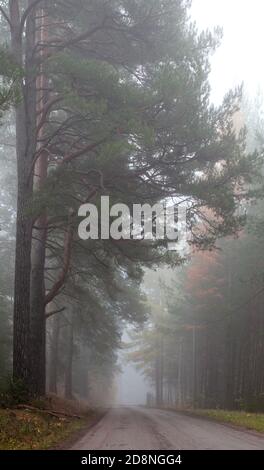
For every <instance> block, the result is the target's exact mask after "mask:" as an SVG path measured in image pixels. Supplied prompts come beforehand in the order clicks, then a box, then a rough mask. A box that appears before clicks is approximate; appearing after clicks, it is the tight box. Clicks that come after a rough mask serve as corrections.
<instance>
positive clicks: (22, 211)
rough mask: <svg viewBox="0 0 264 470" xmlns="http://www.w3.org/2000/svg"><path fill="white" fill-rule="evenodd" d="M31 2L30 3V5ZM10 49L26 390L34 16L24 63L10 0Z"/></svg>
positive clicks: (17, 315) (18, 352)
mask: <svg viewBox="0 0 264 470" xmlns="http://www.w3.org/2000/svg"><path fill="white" fill-rule="evenodd" d="M29 3H30V2H29ZM9 8H10V19H11V23H12V26H11V48H12V54H13V57H14V59H15V60H16V62H17V63H18V65H19V66H21V67H22V66H23V65H24V69H25V77H24V80H23V81H21V90H22V100H21V103H20V105H19V106H18V107H17V109H16V149H17V178H18V196H17V230H16V261H15V289H14V343H13V377H14V380H15V381H17V380H19V381H22V382H23V383H24V384H25V386H27V387H29V386H30V384H29V377H30V338H29V335H30V271H31V238H32V217H31V215H30V212H29V207H30V205H31V203H32V196H33V177H32V175H31V167H32V161H33V157H34V155H35V150H36V133H35V128H36V76H35V71H34V64H33V51H34V47H35V13H34V10H32V13H31V14H30V15H29V17H28V20H27V26H26V33H25V41H26V47H25V64H23V52H22V49H23V48H22V35H21V32H20V11H19V4H18V1H17V0H10V2H9Z"/></svg>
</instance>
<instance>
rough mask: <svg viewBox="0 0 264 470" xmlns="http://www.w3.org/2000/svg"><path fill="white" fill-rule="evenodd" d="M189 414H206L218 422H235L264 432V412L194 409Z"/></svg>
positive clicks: (205, 415)
mask: <svg viewBox="0 0 264 470" xmlns="http://www.w3.org/2000/svg"><path fill="white" fill-rule="evenodd" d="M187 413H188V414H189V413H190V414H192V415H196V416H204V417H205V418H210V419H213V420H215V421H218V422H222V423H229V424H234V425H236V426H240V427H243V428H246V429H249V430H252V431H257V432H261V433H264V413H247V412H246V411H226V410H192V411H191V412H187Z"/></svg>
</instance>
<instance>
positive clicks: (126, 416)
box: [72, 407, 264, 450]
mask: <svg viewBox="0 0 264 470" xmlns="http://www.w3.org/2000/svg"><path fill="white" fill-rule="evenodd" d="M263 449H264V437H262V436H258V435H257V434H254V433H250V432H246V431H243V430H240V429H234V428H232V427H229V426H225V425H223V424H219V423H215V422H213V421H209V420H206V419H203V418H201V419H200V418H196V417H191V416H185V415H183V414H180V413H175V412H173V411H163V410H156V409H147V408H146V409H145V408H143V407H142V408H141V407H120V408H114V409H112V410H110V411H109V412H108V413H107V414H106V415H105V416H104V417H103V419H102V420H101V421H100V422H99V423H97V424H96V425H95V426H94V427H93V428H92V429H91V430H90V431H88V433H87V434H86V435H85V436H84V437H83V438H82V439H81V440H79V441H78V442H77V443H76V444H75V445H74V446H73V447H72V450H263Z"/></svg>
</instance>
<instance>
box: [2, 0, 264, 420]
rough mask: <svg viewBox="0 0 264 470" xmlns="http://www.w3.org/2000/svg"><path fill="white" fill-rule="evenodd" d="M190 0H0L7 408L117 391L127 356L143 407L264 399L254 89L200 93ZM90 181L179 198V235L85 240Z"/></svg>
mask: <svg viewBox="0 0 264 470" xmlns="http://www.w3.org/2000/svg"><path fill="white" fill-rule="evenodd" d="M190 8H191V1H189V0H148V1H146V0H61V1H54V0H53V1H51V0H2V1H0V163H1V167H0V260H1V270H0V401H1V403H2V406H3V407H4V408H5V407H6V406H15V407H16V406H21V405H26V404H28V406H29V404H30V403H31V404H32V403H33V400H35V401H34V403H35V404H36V400H39V399H44V397H47V396H48V397H49V396H58V397H61V398H64V399H67V400H69V401H82V402H85V403H86V404H88V405H89V406H102V405H104V406H105V405H106V404H107V406H109V404H110V403H111V404H112V403H116V400H117V391H116V387H117V385H116V384H117V377H118V376H119V375H120V373H122V372H121V370H120V360H119V359H120V354H121V355H122V356H123V357H126V361H129V362H130V363H132V364H134V365H135V366H136V368H137V369H138V370H139V371H140V373H142V374H143V375H144V377H145V379H146V381H147V383H148V384H149V387H150V389H151V391H149V392H148V393H147V394H146V395H147V396H146V397H145V404H147V405H148V406H149V407H159V408H162V407H167V408H175V409H178V410H181V409H223V410H244V411H247V412H264V369H263V360H264V316H263V303H264V286H263V280H264V276H263V273H264V261H263V260H262V255H261V253H262V242H263V230H262V229H263V224H264V219H263V205H264V203H263V195H264V191H263V189H264V187H263V163H264V161H263V147H264V115H263V100H262V96H261V93H259V95H258V96H256V98H255V99H253V100H252V99H249V97H248V96H247V93H246V92H245V90H244V88H243V86H242V85H241V86H238V87H236V88H234V89H232V90H230V91H228V92H227V93H226V95H225V97H224V99H223V102H222V103H221V104H220V105H215V104H213V103H212V101H211V85H210V72H211V57H212V56H213V54H214V53H215V51H216V50H217V48H218V47H219V46H220V44H221V41H222V30H221V27H218V26H217V25H216V27H215V28H214V29H213V30H209V29H208V30H206V31H202V32H201V31H200V30H199V29H198V27H197V25H196V24H195V22H193V21H192V20H191V16H190ZM220 26H221V25H220ZM102 196H107V197H108V198H109V201H110V203H111V205H112V206H113V205H114V204H119V205H123V206H124V205H125V206H126V207H127V208H129V209H131V211H132V208H133V205H134V204H137V205H141V206H144V205H146V204H147V205H149V206H151V207H153V206H155V205H156V204H165V203H168V202H169V203H170V204H172V203H173V204H174V205H175V206H176V207H178V208H179V207H180V208H181V207H182V206H184V207H185V208H186V241H185V242H180V243H178V244H177V243H176V245H175V246H174V249H171V246H170V240H168V238H167V237H166V236H164V237H163V238H158V237H157V234H156V236H155V223H157V220H154V216H153V222H154V230H153V236H152V237H151V239H150V238H149V237H146V238H144V236H142V237H138V239H131V238H129V237H125V238H121V237H120V239H117V240H116V239H114V238H113V237H111V236H110V237H109V238H107V237H103V236H101V237H100V236H98V238H97V239H95V237H88V236H87V237H86V239H81V238H80V236H79V233H78V227H79V224H80V223H81V221H82V219H83V218H82V217H80V211H79V209H80V207H81V206H83V205H89V204H93V205H94V206H95V207H96V208H97V209H98V213H99V214H100V213H101V212H100V208H101V201H102ZM116 215H117V216H118V213H117V214H116ZM151 217H152V215H151ZM151 222H152V219H151ZM119 228H120V227H119ZM104 230H105V220H103V218H101V219H100V221H99V232H100V233H101V235H102V234H103V233H104ZM125 332H128V334H129V338H130V339H129V341H128V342H127V341H125V342H124V333H125ZM34 406H35V405H34Z"/></svg>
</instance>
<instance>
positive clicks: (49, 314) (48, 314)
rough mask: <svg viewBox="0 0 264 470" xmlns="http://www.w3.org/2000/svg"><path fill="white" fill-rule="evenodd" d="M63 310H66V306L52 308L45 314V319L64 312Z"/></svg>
mask: <svg viewBox="0 0 264 470" xmlns="http://www.w3.org/2000/svg"><path fill="white" fill-rule="evenodd" d="M65 310H66V307H62V308H59V309H58V310H53V311H52V312H49V313H47V314H46V319H47V320H48V319H49V318H51V317H53V316H54V315H57V314H59V313H62V312H65Z"/></svg>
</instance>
